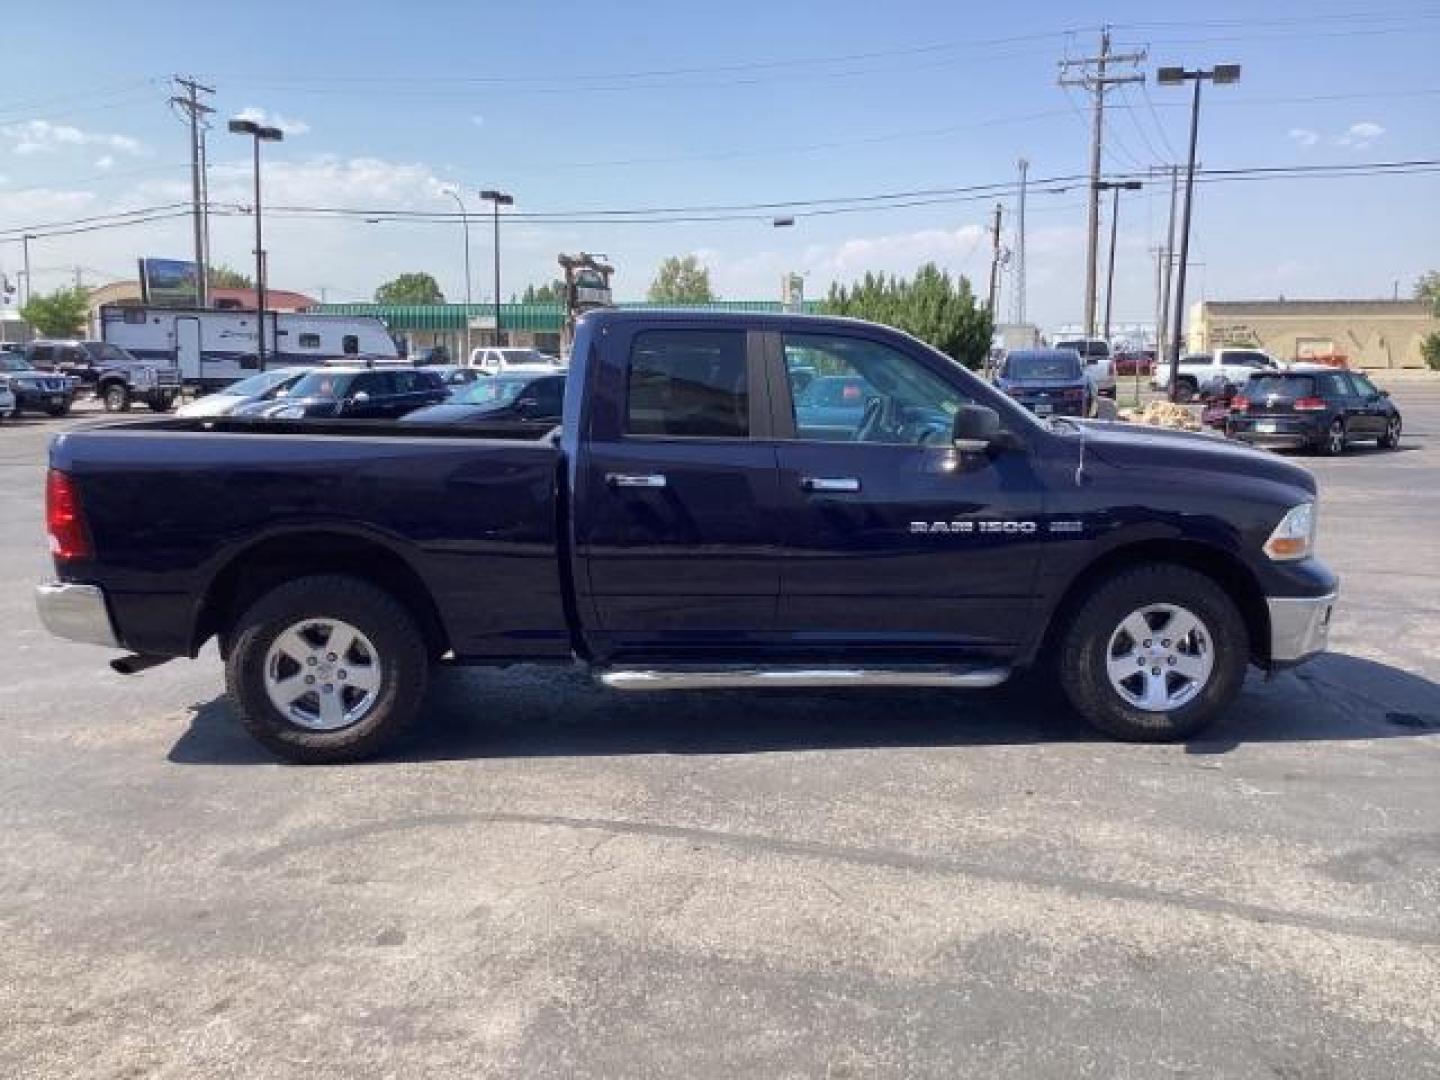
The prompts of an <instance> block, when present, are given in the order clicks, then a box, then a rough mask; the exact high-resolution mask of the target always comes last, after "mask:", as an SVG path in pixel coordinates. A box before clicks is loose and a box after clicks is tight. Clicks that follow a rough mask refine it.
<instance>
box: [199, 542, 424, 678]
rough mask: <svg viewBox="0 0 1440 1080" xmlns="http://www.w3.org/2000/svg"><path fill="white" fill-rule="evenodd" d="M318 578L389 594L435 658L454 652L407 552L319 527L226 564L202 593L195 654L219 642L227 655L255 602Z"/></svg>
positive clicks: (243, 552) (248, 549)
mask: <svg viewBox="0 0 1440 1080" xmlns="http://www.w3.org/2000/svg"><path fill="white" fill-rule="evenodd" d="M313 574H344V575H347V576H350V577H355V578H359V579H360V580H363V581H368V582H370V583H371V584H373V585H376V586H377V587H379V588H381V589H384V590H385V591H386V592H387V593H389V594H390V595H391V596H393V597H394V598H395V600H396V601H397V602H399V603H400V604H401V605H403V606H404V607H405V608H407V609H408V610H409V611H410V613H411V614H412V615H413V616H414V617H415V619H416V621H417V623H418V624H419V626H420V629H421V632H422V633H423V634H424V635H425V643H426V646H427V648H428V649H429V651H430V654H431V655H432V656H440V655H442V654H443V653H444V652H445V651H446V650H447V649H449V647H450V645H449V639H448V635H447V634H446V632H445V624H444V621H443V620H442V619H441V617H440V611H439V608H438V607H437V606H436V604H435V600H434V597H433V596H432V595H431V593H430V588H429V586H428V585H427V584H426V583H425V580H424V578H422V577H421V576H420V574H419V572H418V571H417V570H416V569H415V567H414V566H413V565H412V564H411V562H410V560H409V559H408V558H407V556H406V555H405V554H404V553H403V552H401V551H399V550H397V549H396V548H395V547H394V546H392V545H390V544H387V543H385V542H384V541H382V540H379V539H377V538H375V537H373V536H370V535H367V534H360V533H355V532H351V531H346V530H342V529H334V528H325V527H317V528H305V529H296V530H290V531H286V532H282V533H278V534H273V533H272V534H270V535H268V536H265V537H263V538H260V539H257V540H255V541H253V542H252V543H250V544H248V545H247V546H245V547H244V548H241V549H240V550H239V551H237V552H235V553H234V554H232V555H230V556H229V557H228V558H227V559H226V560H225V562H224V563H223V564H222V565H221V566H220V567H219V569H218V570H217V571H216V572H215V573H214V574H213V575H212V576H211V578H210V581H209V584H208V585H207V586H206V588H205V589H204V590H203V593H202V599H201V602H200V606H199V610H198V612H197V615H196V618H195V622H194V631H193V635H192V640H191V654H192V655H193V654H194V653H196V652H198V651H199V649H200V646H201V645H203V644H204V643H205V642H206V641H207V640H209V639H210V638H211V637H218V638H219V639H220V650H221V654H222V655H224V654H225V653H226V652H227V651H228V642H227V640H226V638H227V635H228V632H229V630H230V628H231V627H232V626H233V625H234V624H235V622H236V620H237V619H239V617H240V616H241V615H242V614H244V612H245V610H246V609H247V608H248V607H249V606H250V605H251V604H252V603H254V602H255V601H256V600H257V599H259V598H260V597H261V596H263V595H264V594H265V593H267V592H269V591H270V590H271V589H273V588H275V587H276V586H278V585H281V584H283V583H284V582H286V581H293V580H295V579H296V578H302V577H309V576H311V575H313Z"/></svg>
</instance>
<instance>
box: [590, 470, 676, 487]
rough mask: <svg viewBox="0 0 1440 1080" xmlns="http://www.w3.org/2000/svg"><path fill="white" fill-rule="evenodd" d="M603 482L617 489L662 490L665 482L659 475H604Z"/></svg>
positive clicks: (662, 476)
mask: <svg viewBox="0 0 1440 1080" xmlns="http://www.w3.org/2000/svg"><path fill="white" fill-rule="evenodd" d="M605 482H606V483H607V484H609V485H610V486H611V487H617V488H622V487H623V488H663V487H664V486H665V485H666V482H667V481H666V480H665V477H664V475H663V474H661V473H613V472H612V473H606V474H605Z"/></svg>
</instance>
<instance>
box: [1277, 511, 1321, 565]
mask: <svg viewBox="0 0 1440 1080" xmlns="http://www.w3.org/2000/svg"><path fill="white" fill-rule="evenodd" d="M1314 548H1315V504H1314V503H1301V504H1300V505H1299V506H1296V507H1292V508H1291V510H1290V512H1289V513H1287V514H1286V515H1285V516H1284V517H1283V518H1281V519H1280V524H1279V525H1276V526H1275V531H1274V532H1272V533H1271V534H1270V539H1269V540H1266V541H1265V554H1266V555H1268V556H1270V558H1272V559H1274V560H1275V561H1276V562H1290V561H1292V560H1294V559H1303V558H1305V557H1306V556H1307V555H1309V554H1310V552H1311V551H1312V550H1314Z"/></svg>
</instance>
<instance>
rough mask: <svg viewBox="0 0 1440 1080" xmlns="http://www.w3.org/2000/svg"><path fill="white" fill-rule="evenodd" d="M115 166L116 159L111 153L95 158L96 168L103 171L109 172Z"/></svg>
mask: <svg viewBox="0 0 1440 1080" xmlns="http://www.w3.org/2000/svg"><path fill="white" fill-rule="evenodd" d="M114 167H115V159H114V158H113V157H111V156H110V155H109V154H105V155H104V156H102V157H98V158H96V159H95V168H97V169H99V170H100V171H101V172H108V171H109V170H111V169H113V168H114Z"/></svg>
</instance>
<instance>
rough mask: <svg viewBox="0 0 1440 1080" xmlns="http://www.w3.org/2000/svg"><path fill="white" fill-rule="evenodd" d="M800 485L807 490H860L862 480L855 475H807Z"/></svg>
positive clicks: (802, 478)
mask: <svg viewBox="0 0 1440 1080" xmlns="http://www.w3.org/2000/svg"><path fill="white" fill-rule="evenodd" d="M800 486H801V487H802V488H804V489H805V490H806V491H859V490H860V481H859V479H858V478H856V477H854V476H805V477H801V479H800Z"/></svg>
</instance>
